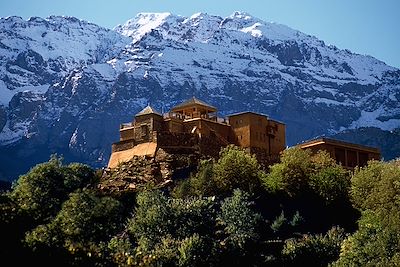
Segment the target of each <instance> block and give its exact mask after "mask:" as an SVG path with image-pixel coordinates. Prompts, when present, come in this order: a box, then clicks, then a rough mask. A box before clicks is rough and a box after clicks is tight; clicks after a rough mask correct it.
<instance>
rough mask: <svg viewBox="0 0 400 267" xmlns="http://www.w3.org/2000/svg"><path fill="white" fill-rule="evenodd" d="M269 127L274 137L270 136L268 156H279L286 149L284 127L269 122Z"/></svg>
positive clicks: (274, 122)
mask: <svg viewBox="0 0 400 267" xmlns="http://www.w3.org/2000/svg"><path fill="white" fill-rule="evenodd" d="M269 126H270V127H271V128H272V129H273V133H274V135H272V136H271V135H270V141H271V144H270V148H271V151H270V154H271V155H279V154H280V153H281V152H282V151H283V150H285V148H286V125H285V124H283V123H279V122H276V121H272V120H269Z"/></svg>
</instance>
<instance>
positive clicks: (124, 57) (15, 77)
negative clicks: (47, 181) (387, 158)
mask: <svg viewBox="0 0 400 267" xmlns="http://www.w3.org/2000/svg"><path fill="white" fill-rule="evenodd" d="M0 58H1V61H0V130H1V132H0V145H2V146H1V147H0V160H4V161H3V162H9V163H10V164H8V166H7V169H6V166H5V167H3V166H1V167H0V177H1V176H3V177H5V176H7V175H11V174H9V173H11V172H8V169H10V165H13V162H14V161H15V160H17V161H19V162H18V164H20V165H18V166H19V167H18V170H22V169H23V168H21V167H20V166H21V164H22V165H24V166H25V167H28V166H29V165H30V164H33V163H35V162H38V161H40V160H46V159H47V158H48V156H49V154H50V153H54V152H57V153H61V154H63V155H64V156H65V157H66V158H67V159H69V160H79V161H83V162H86V163H90V164H91V165H93V166H102V165H104V164H105V163H106V161H107V159H108V157H109V154H110V146H111V143H112V142H115V141H117V140H118V129H119V124H120V123H121V122H126V121H130V120H131V119H132V116H133V115H134V114H135V113H136V112H138V111H139V110H140V109H141V108H143V107H144V106H145V105H147V103H150V104H152V105H153V106H155V107H156V108H158V109H159V110H160V111H161V110H164V111H166V110H167V109H169V108H170V107H171V106H173V105H174V104H176V103H178V102H180V101H182V100H184V99H187V98H190V97H192V96H197V97H198V98H200V99H203V100H205V101H207V102H209V103H211V104H213V105H215V106H217V107H219V110H220V116H223V115H226V114H229V113H232V112H237V111H243V110H251V111H256V112H262V113H265V114H269V115H270V116H271V117H273V118H275V119H279V120H281V121H283V122H285V123H286V124H287V141H288V144H289V145H291V144H295V143H297V142H300V141H302V140H305V139H309V138H312V137H315V136H318V135H322V134H331V135H332V134H339V133H341V132H343V131H346V132H347V133H348V132H351V131H358V129H359V128H363V127H376V128H377V129H378V130H379V131H393V130H395V129H396V128H400V104H399V100H400V70H398V69H396V68H393V67H390V66H388V65H386V64H385V63H383V62H381V61H379V60H377V59H375V58H373V57H370V56H364V55H358V54H354V53H352V52H350V51H348V50H341V49H338V48H336V47H335V46H332V45H326V44H325V43H324V42H323V41H321V40H318V39H317V38H316V37H313V36H310V35H307V34H304V33H301V32H299V31H296V30H293V29H291V28H289V27H287V26H284V25H280V24H276V23H268V22H264V21H262V20H260V19H257V18H254V17H252V16H250V15H249V14H246V13H241V12H235V13H234V14H232V15H231V16H229V17H226V18H222V17H219V16H212V15H208V14H204V13H198V14H195V15H193V16H191V17H182V16H176V15H172V14H170V13H140V14H138V15H137V16H136V17H135V18H134V19H132V20H129V21H127V22H126V23H125V24H124V25H118V26H117V27H115V29H114V30H108V29H104V28H101V27H99V26H97V25H94V24H92V23H88V22H85V21H81V20H78V19H76V18H71V17H49V18H47V19H41V18H31V19H29V20H28V21H24V20H22V19H21V18H19V17H9V18H4V19H0ZM383 152H385V151H383ZM10 155H12V156H13V157H12V158H13V160H11V159H10ZM7 159H8V161H7ZM20 161H25V162H23V163H21V162H20ZM14 165H16V164H15V163H14ZM14 173H16V172H14Z"/></svg>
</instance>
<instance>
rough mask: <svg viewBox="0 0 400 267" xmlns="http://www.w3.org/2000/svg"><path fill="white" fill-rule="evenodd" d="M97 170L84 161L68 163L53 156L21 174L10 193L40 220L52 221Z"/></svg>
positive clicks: (19, 203) (34, 217) (24, 210)
mask: <svg viewBox="0 0 400 267" xmlns="http://www.w3.org/2000/svg"><path fill="white" fill-rule="evenodd" d="M93 177H94V172H93V170H92V169H91V168H89V167H87V166H85V165H82V164H77V163H74V164H70V165H69V166H65V165H63V164H62V160H61V159H60V158H57V157H55V156H53V157H52V158H51V159H50V160H49V161H48V162H45V163H42V164H38V165H36V166H35V167H34V168H32V169H31V170H30V171H29V172H28V173H27V174H25V175H22V176H20V177H19V179H18V180H17V182H16V183H15V185H14V186H13V190H12V191H11V193H10V197H11V199H12V200H13V201H14V202H15V203H17V205H18V206H19V209H20V210H21V211H22V212H25V213H26V214H27V215H28V216H30V217H32V218H33V220H35V221H37V222H38V223H42V222H48V221H49V220H51V219H52V218H53V217H54V216H55V215H56V214H57V212H58V210H59V209H60V207H61V204H62V203H63V202H64V201H65V200H66V199H67V198H68V194H69V193H70V192H73V191H74V190H76V189H78V188H81V187H83V186H86V185H88V184H90V183H91V182H92V180H93Z"/></svg>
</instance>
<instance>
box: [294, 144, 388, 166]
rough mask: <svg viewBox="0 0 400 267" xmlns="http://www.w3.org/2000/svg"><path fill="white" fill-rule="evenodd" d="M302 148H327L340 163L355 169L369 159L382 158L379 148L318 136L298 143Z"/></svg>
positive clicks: (314, 150) (314, 151)
mask: <svg viewBox="0 0 400 267" xmlns="http://www.w3.org/2000/svg"><path fill="white" fill-rule="evenodd" d="M298 146H299V147H300V148H302V149H310V150H311V151H312V152H313V153H316V152H318V151H319V150H325V151H327V152H328V153H329V155H330V156H331V157H332V158H333V159H335V160H336V162H337V163H338V164H341V165H342V166H344V167H346V168H348V169H354V168H355V167H356V166H359V167H363V166H365V165H367V163H368V161H369V160H380V159H381V153H380V150H379V149H378V148H375V147H369V146H363V145H359V144H354V143H348V142H344V141H339V140H335V139H330V138H318V139H314V140H311V141H308V142H304V143H302V144H299V145H298Z"/></svg>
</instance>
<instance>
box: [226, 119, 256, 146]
mask: <svg viewBox="0 0 400 267" xmlns="http://www.w3.org/2000/svg"><path fill="white" fill-rule="evenodd" d="M250 120H251V117H250V116H249V114H248V113H245V114H241V115H236V116H232V117H229V124H230V125H231V127H232V130H233V133H234V137H235V139H236V142H235V143H236V144H237V145H238V146H240V147H243V148H249V147H251V140H250Z"/></svg>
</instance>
